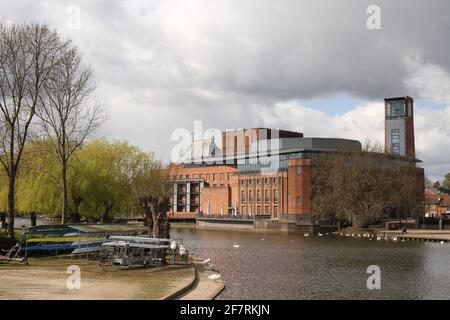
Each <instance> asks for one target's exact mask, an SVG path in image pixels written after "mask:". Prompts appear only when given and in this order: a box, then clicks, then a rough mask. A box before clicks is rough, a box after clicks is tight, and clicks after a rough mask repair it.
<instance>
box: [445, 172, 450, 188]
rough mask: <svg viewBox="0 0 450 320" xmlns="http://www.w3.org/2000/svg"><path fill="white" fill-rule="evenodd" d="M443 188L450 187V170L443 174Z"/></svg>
mask: <svg viewBox="0 0 450 320" xmlns="http://www.w3.org/2000/svg"><path fill="white" fill-rule="evenodd" d="M444 188H446V189H450V172H449V173H447V174H446V175H445V178H444Z"/></svg>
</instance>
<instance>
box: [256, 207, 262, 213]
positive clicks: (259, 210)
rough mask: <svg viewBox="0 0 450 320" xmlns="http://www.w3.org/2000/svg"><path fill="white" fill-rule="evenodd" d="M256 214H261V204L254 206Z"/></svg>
mask: <svg viewBox="0 0 450 320" xmlns="http://www.w3.org/2000/svg"><path fill="white" fill-rule="evenodd" d="M256 214H261V206H258V207H257V208H256Z"/></svg>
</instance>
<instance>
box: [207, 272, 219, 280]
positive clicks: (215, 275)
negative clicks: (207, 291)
mask: <svg viewBox="0 0 450 320" xmlns="http://www.w3.org/2000/svg"><path fill="white" fill-rule="evenodd" d="M208 279H211V280H219V279H220V273H214V274H212V275H210V276H209V277H208Z"/></svg>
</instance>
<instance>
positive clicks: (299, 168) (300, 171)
mask: <svg viewBox="0 0 450 320" xmlns="http://www.w3.org/2000/svg"><path fill="white" fill-rule="evenodd" d="M301 174H302V167H300V166H297V175H298V176H299V175H301Z"/></svg>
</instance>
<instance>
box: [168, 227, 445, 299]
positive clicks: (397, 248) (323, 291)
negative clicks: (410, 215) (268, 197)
mask: <svg viewBox="0 0 450 320" xmlns="http://www.w3.org/2000/svg"><path fill="white" fill-rule="evenodd" d="M171 236H172V238H182V239H183V241H184V244H185V246H186V247H187V248H188V249H189V250H190V251H193V252H194V255H195V256H199V257H202V258H210V259H211V263H213V264H214V265H215V266H216V267H217V268H218V269H219V271H220V273H221V276H222V279H223V280H224V281H226V288H225V290H224V291H223V292H222V293H221V294H220V295H219V296H218V299H448V298H449V297H450V276H449V272H450V244H442V245H441V244H439V243H431V242H411V241H406V242H393V241H384V240H383V241H376V240H372V241H370V240H368V239H367V238H357V239H355V238H348V237H340V236H334V235H329V236H323V237H317V236H310V237H304V236H303V235H287V234H262V233H251V232H233V231H214V230H196V229H179V228H173V229H172V230H171ZM234 244H238V245H239V248H235V247H234ZM370 265H377V266H379V267H380V270H381V289H380V290H377V289H375V290H369V289H368V288H367V284H366V283H367V279H368V277H369V276H370V274H368V273H366V272H367V267H368V266H370Z"/></svg>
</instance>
